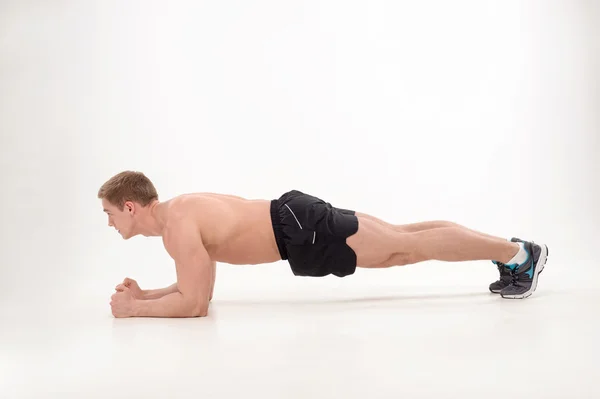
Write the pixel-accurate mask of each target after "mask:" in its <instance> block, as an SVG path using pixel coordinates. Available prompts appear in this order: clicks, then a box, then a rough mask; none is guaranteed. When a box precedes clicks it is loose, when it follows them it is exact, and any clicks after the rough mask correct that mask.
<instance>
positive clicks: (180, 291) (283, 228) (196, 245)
mask: <svg viewBox="0 0 600 399" xmlns="http://www.w3.org/2000/svg"><path fill="white" fill-rule="evenodd" d="M98 198H100V199H101V200H102V206H103V208H104V212H106V213H107V215H108V225H109V226H111V227H114V228H115V229H116V230H117V231H118V232H119V234H121V236H122V237H123V238H124V239H129V238H131V237H134V236H137V235H143V236H146V237H149V236H160V237H162V240H163V243H164V247H165V249H166V250H167V252H168V253H169V255H170V256H171V257H172V258H173V260H174V262H175V267H176V273H177V282H176V283H175V284H173V285H171V286H169V287H167V288H163V289H158V290H147V291H145V290H141V289H140V287H139V286H138V284H137V283H136V282H135V280H132V279H129V278H126V279H125V280H124V281H123V282H122V283H121V284H119V285H117V287H116V292H115V294H114V295H113V296H112V297H111V302H110V304H111V308H112V314H113V315H114V316H115V317H144V316H145V317H200V316H206V315H207V314H208V308H209V303H210V301H211V299H212V295H213V289H214V284H215V274H216V262H223V263H229V264H261V263H272V262H276V261H280V260H287V261H288V263H289V265H290V267H291V271H292V273H294V274H295V275H297V276H312V277H321V276H326V275H329V274H332V275H335V276H338V277H344V276H348V275H351V274H353V273H354V271H355V270H356V267H364V268H388V267H392V266H402V265H408V264H414V263H418V262H423V261H427V260H440V261H448V262H458V261H469V260H491V261H492V262H493V263H495V264H496V266H497V267H498V270H499V272H500V278H499V279H498V280H497V281H495V282H493V283H492V284H490V286H489V290H490V291H491V292H494V293H500V294H501V296H502V297H503V298H526V297H528V296H530V295H531V294H532V293H533V291H535V289H536V286H537V279H538V275H539V273H540V272H541V271H542V269H543V267H544V264H545V263H546V257H547V255H548V248H547V246H546V245H543V244H536V243H534V242H529V241H522V240H520V239H518V238H513V239H511V240H510V241H508V240H505V239H503V238H499V237H494V236H490V235H487V234H483V233H480V232H477V231H473V230H470V229H467V228H466V227H463V226H460V225H458V224H455V223H452V222H447V221H430V222H423V223H415V224H407V225H393V224H390V223H387V222H385V221H382V220H380V219H378V218H375V217H373V216H370V215H367V214H364V213H360V212H355V211H352V210H347V209H341V208H336V207H333V206H332V205H331V204H329V203H327V202H325V201H323V200H321V199H319V198H316V197H314V196H311V195H307V194H304V193H302V192H300V191H297V190H292V191H289V192H287V193H284V194H283V195H281V197H280V198H278V199H273V200H260V199H259V200H256V199H255V200H248V199H244V198H240V197H237V196H232V195H223V194H213V193H197V194H185V195H181V196H178V197H175V198H173V199H170V200H168V201H165V202H160V201H159V199H158V194H157V192H156V189H155V188H154V185H153V184H152V182H151V181H150V180H149V179H148V178H147V177H146V176H145V175H144V174H143V173H140V172H133V171H124V172H121V173H119V174H117V175H115V176H113V177H111V178H110V179H109V180H108V181H106V183H104V184H103V185H102V187H101V188H100V190H99V191H98Z"/></svg>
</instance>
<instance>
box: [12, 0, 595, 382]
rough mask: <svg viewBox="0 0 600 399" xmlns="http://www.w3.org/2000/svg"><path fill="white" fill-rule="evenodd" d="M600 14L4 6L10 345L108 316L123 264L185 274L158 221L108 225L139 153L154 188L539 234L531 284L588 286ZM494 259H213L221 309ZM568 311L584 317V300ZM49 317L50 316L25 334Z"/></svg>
mask: <svg viewBox="0 0 600 399" xmlns="http://www.w3.org/2000/svg"><path fill="white" fill-rule="evenodd" d="M599 9H600V8H599V6H598V5H597V3H596V2H593V1H583V0H579V1H566V0H563V1H558V0H556V1H517V0H514V1H513V0H511V1H496V2H493V1H481V0H477V1H475V0H472V1H454V2H448V1H426V2H414V1H402V2H400V1H379V0H378V1H376V0H370V1H368V2H367V1H364V2H353V1H337V2H336V1H319V2H317V1H303V2H298V1H296V2H293V1H220V2H215V1H213V2H208V1H196V2H193V1H189V2H182V1H172V2H158V1H97V2H92V1H37V2H36V1H2V2H0V133H1V142H0V154H1V158H0V159H1V162H2V164H1V167H2V169H1V174H0V175H1V178H2V180H1V187H2V196H1V201H2V203H1V207H0V212H1V214H0V217H1V220H2V230H1V231H2V237H1V238H2V241H1V242H2V251H1V253H0V256H1V258H0V259H1V262H0V305H1V306H0V310H2V312H3V314H4V320H7V321H8V320H10V321H12V324H10V325H11V326H12V327H11V328H9V329H6V330H5V333H4V334H5V336H4V338H5V340H4V342H3V344H4V349H5V350H6V349H7V348H9V347H10V348H12V350H13V352H11V353H12V355H13V357H12V358H11V357H10V356H9V357H8V358H10V359H12V360H11V362H14V359H17V358H19V356H21V355H22V353H23V352H19V350H20V349H22V348H21V346H18V345H17V346H14V341H11V340H13V339H16V337H18V336H21V335H22V334H24V331H25V330H26V331H29V333H30V334H33V337H35V338H33V339H35V340H39V339H42V338H40V337H43V334H44V333H46V332H47V331H49V330H52V329H53V328H55V327H56V326H55V325H54V324H53V323H52V321H51V320H52V316H51V315H52V314H54V313H57V314H62V315H65V314H67V315H69V317H71V318H73V319H72V320H74V319H75V318H77V317H96V318H101V319H103V318H105V319H106V320H108V322H109V323H114V322H115V321H112V320H111V316H110V308H109V306H108V302H109V297H110V295H111V294H112V290H113V287H114V286H115V285H116V284H117V283H119V282H120V281H121V280H122V279H123V278H124V277H125V276H129V277H133V278H136V279H137V280H138V281H139V282H140V285H142V287H143V288H157V287H162V286H167V285H170V284H171V283H172V282H173V281H174V278H175V273H174V268H173V265H172V262H171V260H170V259H169V258H168V256H167V255H166V253H165V251H164V249H163V248H162V245H161V241H160V239H147V238H144V237H136V238H133V239H132V240H130V241H126V242H125V241H122V240H121V238H120V236H119V235H118V234H117V233H116V232H114V230H113V229H111V228H108V226H107V219H106V216H105V215H104V213H103V212H102V207H101V204H100V200H98V199H97V198H96V193H97V190H98V188H99V187H100V185H101V184H102V183H103V182H104V181H105V180H106V179H108V178H109V177H111V176H112V175H114V174H116V173H118V172H120V171H122V170H126V169H130V170H139V171H143V172H144V173H145V174H146V175H147V176H148V177H149V178H151V179H152V180H153V182H154V183H155V185H156V187H157V189H158V191H159V195H160V197H161V199H167V198H170V197H172V196H175V195H178V194H181V193H184V192H192V191H213V192H224V193H230V194H235V195H241V196H245V197H248V198H265V199H271V198H276V197H278V196H279V195H281V194H282V193H283V192H285V191H287V190H290V189H299V190H302V191H305V192H308V193H311V194H314V195H317V196H320V197H322V198H324V199H326V200H327V201H330V202H331V203H333V204H334V205H335V206H340V207H344V208H352V209H356V210H358V211H361V212H367V213H371V214H373V215H375V216H378V217H381V218H383V219H386V220H388V221H390V222H394V223H398V224H402V223H411V222H417V221H424V220H431V219H447V220H452V221H455V222H458V223H461V224H464V225H466V226H468V227H471V228H474V229H478V230H481V231H485V232H487V233H490V234H495V235H498V236H502V237H507V238H508V237H511V236H513V235H516V236H519V237H521V238H526V239H532V240H535V241H539V242H544V243H547V244H548V246H549V248H550V258H549V261H548V265H547V271H544V276H543V277H544V278H543V279H542V280H541V281H540V286H539V288H538V293H539V295H544V292H545V293H546V295H547V297H550V298H551V297H552V295H553V293H554V295H555V296H561V295H566V296H568V295H569V293H572V292H576V291H577V290H580V289H583V287H589V288H594V286H595V285H596V284H597V281H598V277H600V272H599V266H598V263H597V260H596V257H595V252H596V248H597V243H598V239H599V238H600V230H599V227H598V224H599V222H600V211H599V210H598V203H599V200H600V178H599V165H600V161H598V160H597V158H596V157H597V154H598V151H599V150H600V117H599V116H598V115H599V113H598V111H599V107H600V95H599V80H598V79H599V76H600V72H599V71H600V56H599V49H600V47H599V45H600V41H599V39H598V38H599V37H600V30H598V26H600V25H599V24H600V12H599ZM496 276H497V272H496V270H495V268H494V267H493V265H492V264H491V263H489V262H487V261H485V262H470V263H465V264H443V263H436V262H427V263H423V264H419V265H413V266H409V267H406V268H394V269H390V270H378V271H364V270H359V271H357V273H356V275H354V276H352V277H349V278H345V279H338V278H335V277H327V278H324V279H300V278H296V277H294V276H293V275H292V274H291V272H290V271H289V267H288V266H287V264H286V263H283V262H278V263H275V264H271V265H263V266H230V265H219V269H218V272H217V283H216V288H215V300H214V303H213V305H212V306H213V308H214V309H215V310H218V309H219V304H220V303H221V304H222V306H226V305H227V303H235V304H237V305H236V306H244V304H247V307H245V308H244V309H245V310H246V311H249V309H254V310H252V311H253V312H256V311H257V310H256V308H253V305H252V304H253V301H256V300H257V298H262V299H265V300H267V301H278V300H282V301H285V300H286V299H290V298H293V299H295V300H298V301H302V300H311V301H315V303H318V301H319V300H320V299H326V298H328V297H329V296H335V295H337V294H336V292H338V293H339V292H341V293H343V295H344V296H345V297H346V298H355V297H356V298H360V297H364V296H369V295H371V296H377V295H380V294H381V293H382V292H385V295H392V296H394V295H402V294H403V293H407V292H410V293H412V294H414V295H420V294H424V293H432V294H434V295H437V294H439V293H441V292H444V291H443V290H447V289H452V290H454V291H452V292H454V293H455V294H456V295H461V293H464V294H467V295H468V294H472V293H476V294H477V293H486V292H487V285H488V284H489V283H490V282H491V281H493V280H494V279H495V277H496ZM336 290H340V291H336ZM538 293H536V295H538ZM479 300H480V299H478V297H477V296H475V297H474V298H473V299H469V301H471V302H472V301H475V302H477V301H479ZM228 301H230V302H228ZM231 301H233V302H231ZM596 302H597V301H596ZM311 303H313V302H311ZM255 304H256V303H255ZM384 304H385V302H384ZM383 306H385V305H383ZM457 306H462V305H457ZM510 306H513V307H514V306H515V305H510ZM517 306H518V305H517ZM537 306H538V307H541V309H545V311H546V312H550V311H551V307H550V305H544V304H543V302H542V304H541V305H540V304H539V303H538V305H537ZM545 306H547V307H545ZM552 306H554V305H552ZM588 306H595V305H594V304H588ZM260 309H261V308H260V307H259V310H260ZM317 309H318V308H317ZM588 311H591V310H590V309H588ZM593 311H595V313H593V314H594V317H595V316H597V311H598V308H597V306H596V307H595V308H593ZM391 312H394V310H393V309H392V310H391ZM569 314H571V315H572V316H573V317H576V318H577V317H579V316H578V309H577V306H574V308H571V309H570V310H569ZM90 315H93V316H90ZM39 317H42V318H45V319H44V320H47V323H44V324H43V326H38V327H36V328H35V331H36V332H35V333H33V332H32V331H33V330H34V328H33V327H32V328H31V329H29V327H27V328H25V329H24V327H23V324H22V323H24V322H26V321H25V320H32V319H33V320H35V319H36V318H39ZM105 322H106V321H105ZM472 322H473V323H477V321H472ZM7 325H8V323H7ZM267 328H268V327H267ZM0 334H1V333H0ZM240 334H243V333H242V332H240ZM49 345H52V343H50V344H49ZM499 345H501V344H499ZM587 349H588V350H589V349H590V348H587ZM1 359H2V357H1V356H0V366H2V367H3V368H4V369H5V370H9V369H12V370H13V371H15V370H17V371H23V373H26V370H27V367H26V366H25V365H22V368H20V369H19V368H17V369H14V368H13V367H15V366H14V363H11V364H12V365H11V364H9V363H8V361H7V363H5V364H2V363H1V362H2V360H1ZM5 359H7V357H5ZM23 364H25V363H23ZM23 375H25V374H23ZM65 375H68V373H67V374H65ZM579 376H580V377H581V374H579ZM14 392H17V391H14Z"/></svg>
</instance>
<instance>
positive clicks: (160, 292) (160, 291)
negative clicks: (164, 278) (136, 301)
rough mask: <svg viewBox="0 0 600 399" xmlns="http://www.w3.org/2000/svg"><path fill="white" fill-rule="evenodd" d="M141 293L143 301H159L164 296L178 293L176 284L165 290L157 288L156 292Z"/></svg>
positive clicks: (146, 291) (145, 291)
mask: <svg viewBox="0 0 600 399" xmlns="http://www.w3.org/2000/svg"><path fill="white" fill-rule="evenodd" d="M142 292H143V295H144V299H159V298H162V297H163V296H165V295H169V294H172V293H174V292H178V289H177V283H174V284H172V285H170V286H168V287H166V288H159V289H157V290H144V291H142Z"/></svg>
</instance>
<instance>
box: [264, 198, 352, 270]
mask: <svg viewBox="0 0 600 399" xmlns="http://www.w3.org/2000/svg"><path fill="white" fill-rule="evenodd" d="M271 222H272V223H273V230H274V233H275V239H276V241H277V247H278V249H279V254H280V255H281V259H283V260H287V261H288V262H289V264H290V266H291V269H292V272H293V273H294V274H295V275H296V276H310V277H323V276H326V275H328V274H333V275H336V276H338V277H344V276H347V275H350V274H353V273H354V271H355V270H356V254H355V253H354V251H353V250H352V248H350V247H349V246H348V245H347V244H346V238H347V237H349V236H351V235H352V234H354V233H356V232H357V231H358V218H357V217H356V215H355V212H354V211H351V210H348V209H340V208H335V207H333V206H332V205H331V204H330V203H328V202H325V201H323V200H321V199H319V198H316V197H313V196H311V195H308V194H304V193H302V192H300V191H297V190H292V191H289V192H287V193H285V194H283V195H282V196H281V197H280V198H279V199H275V200H272V201H271Z"/></svg>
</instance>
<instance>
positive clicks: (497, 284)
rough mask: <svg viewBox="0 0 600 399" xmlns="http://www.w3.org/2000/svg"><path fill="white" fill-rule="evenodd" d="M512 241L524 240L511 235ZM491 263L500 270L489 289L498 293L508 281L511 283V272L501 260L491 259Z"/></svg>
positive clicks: (507, 284)
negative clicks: (498, 275)
mask: <svg viewBox="0 0 600 399" xmlns="http://www.w3.org/2000/svg"><path fill="white" fill-rule="evenodd" d="M510 240H511V241H512V242H524V241H523V240H521V239H520V238H516V237H513V238H511V239H510ZM492 263H493V264H495V265H496V266H497V267H498V272H500V278H499V279H498V280H496V281H494V282H493V283H492V284H490V287H489V288H490V291H491V292H493V293H494V294H499V293H500V292H501V291H502V290H503V289H504V288H506V287H508V286H509V285H510V283H512V273H511V270H510V268H508V267H506V265H505V264H504V263H502V262H498V261H495V260H493V261H492Z"/></svg>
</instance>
